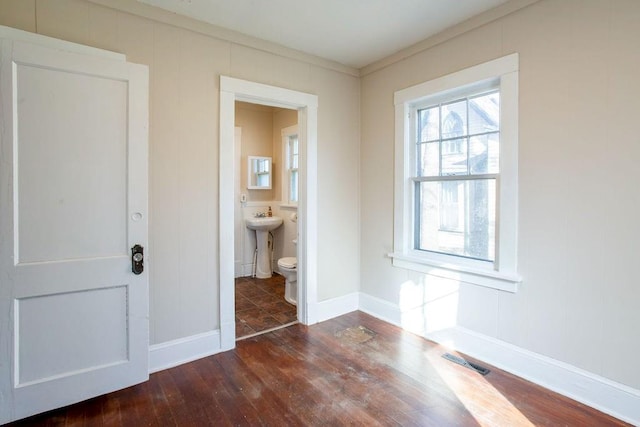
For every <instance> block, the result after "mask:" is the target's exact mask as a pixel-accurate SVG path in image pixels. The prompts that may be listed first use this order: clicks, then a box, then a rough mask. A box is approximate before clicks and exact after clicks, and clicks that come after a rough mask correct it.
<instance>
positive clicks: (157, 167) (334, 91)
mask: <svg viewBox="0 0 640 427" xmlns="http://www.w3.org/2000/svg"><path fill="white" fill-rule="evenodd" d="M114 4H118V5H125V6H127V5H128V6H127V7H129V6H130V7H131V8H133V9H135V10H150V9H149V8H148V7H146V6H142V5H140V4H139V3H137V2H135V1H134V0H122V1H118V2H116V3H114ZM36 5H37V7H36ZM152 12H153V13H152V14H153V16H156V15H158V16H162V17H163V20H165V21H167V22H172V20H174V19H175V20H179V21H180V23H183V22H186V21H188V20H186V19H182V18H177V17H174V16H173V14H170V13H164V12H161V11H157V10H156V11H152ZM150 14H151V12H150ZM0 25H7V26H10V27H16V28H20V29H24V30H27V31H32V32H35V31H36V29H37V32H38V33H41V34H44V35H48V36H52V37H56V38H60V39H64V40H69V41H72V42H77V43H82V44H85V45H89V46H94V47H99V48H105V49H109V50H113V51H116V52H121V53H124V54H126V55H127V58H128V60H129V61H131V62H137V63H142V64H147V65H148V66H149V74H150V175H151V176H150V239H149V242H150V252H149V253H150V258H149V264H150V293H151V295H150V298H151V300H150V303H151V305H150V319H151V343H152V344H157V343H162V342H166V341H170V340H174V339H178V338H182V337H187V336H191V335H194V334H198V333H202V332H207V331H212V330H216V329H218V328H219V313H218V311H219V310H218V306H219V302H218V296H219V283H218V265H217V264H218V253H217V247H218V230H217V224H218V148H219V143H218V105H219V99H218V93H219V76H220V75H221V74H223V75H228V76H232V77H237V78H242V79H248V80H253V81H257V82H261V83H266V84H271V85H276V86H281V87H285V88H289V89H293V90H298V91H303V92H308V93H313V94H316V95H318V98H319V104H320V108H319V113H318V127H319V130H318V192H319V196H318V204H319V206H320V207H321V209H322V214H321V215H319V221H318V222H319V224H318V228H319V230H318V235H319V236H322V238H321V239H320V241H319V247H318V253H319V256H318V270H319V272H320V273H319V277H318V294H319V299H320V300H324V299H327V298H331V297H335V296H340V295H344V294H348V293H351V292H354V291H356V290H357V289H358V287H359V282H358V277H359V271H358V264H357V262H353V263H349V264H347V265H341V260H343V259H345V258H347V257H354V256H357V254H358V246H359V234H358V215H359V210H358V203H357V197H355V195H357V194H358V191H359V190H358V176H359V175H358V155H359V140H360V136H359V126H358V123H359V80H358V78H357V77H354V76H353V75H352V74H348V73H343V72H336V71H331V70H329V69H325V68H323V67H321V66H318V65H313V64H312V63H310V62H305V61H302V60H297V59H291V58H290V57H285V56H281V55H276V54H272V53H268V52H265V51H263V50H259V49H254V48H251V47H247V46H241V45H238V44H235V43H233V42H229V41H225V40H222V39H219V38H215V37H212V36H208V35H205V34H203V33H197V32H193V31H189V30H186V29H182V28H181V27H178V26H172V25H168V24H165V23H161V22H159V21H154V20H151V19H147V18H144V17H140V16H138V15H132V14H129V13H125V12H122V11H118V10H114V9H109V8H106V7H103V6H99V5H97V4H94V3H90V2H87V1H84V0H56V1H48V0H37V1H36V0H3V1H1V2H0ZM203 25H204V24H201V23H196V24H194V28H202V26H203ZM298 56H299V55H298ZM291 57H296V55H293V54H292V55H291ZM311 62H314V61H311ZM316 62H317V61H315V62H314V63H316ZM329 68H330V67H329ZM338 184H339V185H338ZM336 222H338V224H335V223H336ZM336 243H339V246H337V247H336ZM187 253H189V256H186V255H185V254H187ZM336 265H340V269H341V270H340V276H341V277H344V278H345V280H340V281H339V280H335V278H336V276H337V273H336V270H335V269H336V267H335V266H336Z"/></svg>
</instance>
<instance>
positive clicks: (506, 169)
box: [392, 54, 520, 291]
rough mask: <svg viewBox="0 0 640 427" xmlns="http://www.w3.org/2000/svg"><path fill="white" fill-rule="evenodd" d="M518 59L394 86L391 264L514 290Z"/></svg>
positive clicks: (496, 61) (515, 269) (501, 60)
mask: <svg viewBox="0 0 640 427" xmlns="http://www.w3.org/2000/svg"><path fill="white" fill-rule="evenodd" d="M517 88H518V58H517V54H513V55H509V56H507V57H504V58H500V59H497V60H495V61H491V62H488V63H485V64H480V65H478V66H475V67H471V68H468V69H465V70H462V71H460V72H457V73H453V74H450V75H448V76H444V77H441V78H438V79H435V80H431V81H428V82H425V83H423V84H420V85H416V86H413V87H411V88H407V89H404V90H401V91H398V92H396V93H395V103H396V165H395V168H396V171H395V177H396V178H395V185H396V199H395V205H394V206H395V222H394V252H393V254H392V257H393V263H394V265H395V266H398V267H404V268H409V269H413V270H417V271H422V272H426V273H429V274H434V275H438V276H444V277H451V278H456V279H459V280H461V281H465V282H469V283H475V284H479V285H482V286H489V287H493V288H498V289H503V290H509V291H515V290H516V286H517V283H518V282H519V281H520V278H519V277H518V275H517V268H516V256H517V254H516V248H517V159H518V158H517V135H518V131H517V118H518V114H517V107H518V96H517Z"/></svg>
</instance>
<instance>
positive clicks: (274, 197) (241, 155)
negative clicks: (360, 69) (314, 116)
mask: <svg viewBox="0 0 640 427" xmlns="http://www.w3.org/2000/svg"><path fill="white" fill-rule="evenodd" d="M297 122H298V113H297V111H295V110H289V109H283V108H276V107H270V106H265V105H258V104H251V103H246V102H236V104H235V149H234V153H235V164H236V165H237V167H236V173H235V205H234V214H235V218H234V223H235V230H234V233H235V248H234V249H235V254H234V260H235V265H234V268H235V277H236V279H235V287H236V338H238V339H239V338H246V337H249V336H253V335H256V334H257V333H263V332H264V331H265V330H272V329H275V328H278V327H284V326H287V325H289V324H291V323H295V322H296V321H297V315H296V307H295V305H294V304H292V303H295V299H296V295H295V293H296V288H297V286H296V282H295V278H296V270H295V268H296V267H295V257H296V254H297V246H296V243H295V241H296V239H297V235H298V230H297V213H298V212H297V211H298V209H297V185H296V184H297V132H298V130H297ZM250 158H251V159H250ZM256 158H259V160H258V159H256ZM268 159H270V162H268V161H267V170H268V171H269V172H271V173H270V177H269V179H267V180H265V184H266V185H262V183H260V182H255V180H254V182H250V179H251V175H250V173H249V171H250V169H251V167H250V165H251V164H253V165H254V166H255V164H256V161H260V162H264V161H266V160H268ZM254 175H255V174H254ZM269 210H271V215H272V216H274V217H280V218H282V220H283V221H282V225H280V226H279V227H277V228H275V229H274V230H271V231H270V233H269V234H270V236H269V238H268V239H267V241H268V246H267V250H266V252H267V256H268V260H267V261H265V262H266V263H267V264H264V265H265V267H263V268H258V266H259V265H260V262H259V261H260V260H259V259H258V258H257V253H256V243H257V242H256V231H254V230H252V229H249V228H248V227H247V224H246V219H248V218H249V219H251V218H255V217H256V215H261V214H265V216H267V215H268V212H269ZM261 255H262V251H261ZM279 260H280V261H281V262H280V266H279V265H278V261H279ZM281 266H286V267H284V268H283V267H281ZM285 268H286V269H287V270H286V274H287V277H289V278H290V279H291V280H290V283H289V286H287V288H288V292H287V298H286V299H285V295H284V293H285V292H284V288H285V285H284V283H285V279H284V277H282V276H281V275H280V274H278V273H279V272H280V270H281V269H282V270H283V272H284V271H285ZM271 271H273V272H274V274H273V277H271V278H264V279H262V278H255V277H254V276H256V273H258V274H257V275H258V276H259V277H264V276H265V275H268V274H269V273H270V272H271ZM265 272H266V274H265Z"/></svg>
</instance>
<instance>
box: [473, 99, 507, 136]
mask: <svg viewBox="0 0 640 427" xmlns="http://www.w3.org/2000/svg"><path fill="white" fill-rule="evenodd" d="M499 129H500V93H499V92H494V93H490V94H487V95H482V96H478V97H476V98H471V99H469V134H470V135H473V134H477V133H484V132H493V131H497V130H499Z"/></svg>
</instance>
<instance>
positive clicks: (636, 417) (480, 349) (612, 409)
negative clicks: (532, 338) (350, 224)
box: [359, 293, 640, 425]
mask: <svg viewBox="0 0 640 427" xmlns="http://www.w3.org/2000/svg"><path fill="white" fill-rule="evenodd" d="M359 301H360V310H361V311H363V312H365V313H368V314H371V315H372V316H374V317H377V318H379V319H382V320H384V321H386V322H389V323H392V324H394V325H396V326H399V327H402V326H401V321H400V319H401V316H402V312H401V310H400V307H398V306H397V305H394V304H391V303H389V302H387V301H384V300H381V299H379V298H376V297H372V296H371V295H367V294H362V293H361V294H360V298H359ZM425 338H427V339H430V340H432V341H435V342H437V343H440V344H442V345H446V346H448V347H451V348H452V349H454V350H456V351H460V352H462V353H465V354H467V355H469V356H471V357H473V358H476V359H478V360H481V361H483V362H486V363H488V364H491V365H493V366H495V367H497V368H500V369H502V370H504V371H507V372H510V373H512V374H514V375H517V376H519V377H521V378H524V379H526V380H528V381H531V382H533V383H535V384H538V385H540V386H542V387H545V388H547V389H549V390H553V391H555V392H557V393H560V394H562V395H564V396H567V397H569V398H571V399H574V400H576V401H578V402H581V403H584V404H585V405H588V406H591V407H593V408H595V409H598V410H599V411H602V412H604V413H606V414H609V415H612V416H614V417H616V418H618V419H621V420H623V421H626V422H629V423H631V424H633V425H640V390H636V389H634V388H631V387H628V386H625V385H624V384H620V383H617V382H614V381H611V380H609V379H607V378H604V377H601V376H599V375H595V374H592V373H591V372H587V371H585V370H582V369H580V368H577V367H575V366H572V365H569V364H567V363H563V362H560V361H558V360H555V359H551V358H549V357H546V356H543V355H541V354H537V353H534V352H531V351H529V350H525V349H523V348H520V347H517V346H515V345H512V344H509V343H507V342H504V341H500V340H497V339H495V338H491V337H489V336H486V335H482V334H478V333H476V332H473V331H470V330H468V329H465V328H461V327H455V328H451V329H447V330H443V331H438V332H434V333H428V334H426V335H425Z"/></svg>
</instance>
